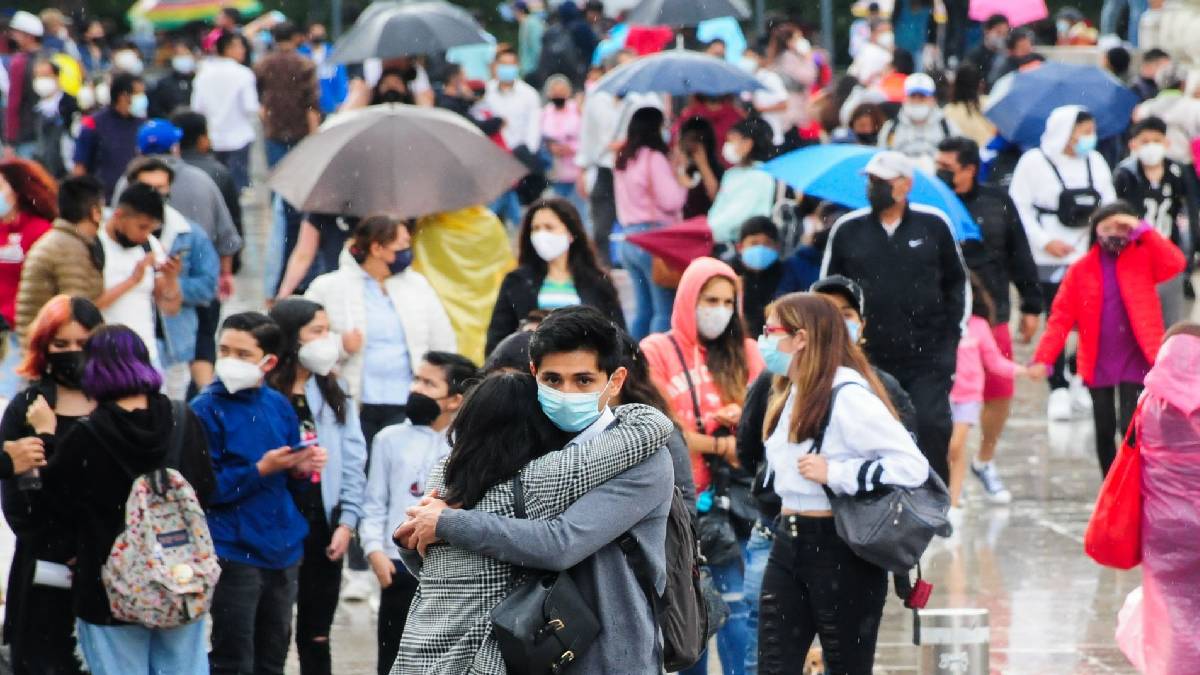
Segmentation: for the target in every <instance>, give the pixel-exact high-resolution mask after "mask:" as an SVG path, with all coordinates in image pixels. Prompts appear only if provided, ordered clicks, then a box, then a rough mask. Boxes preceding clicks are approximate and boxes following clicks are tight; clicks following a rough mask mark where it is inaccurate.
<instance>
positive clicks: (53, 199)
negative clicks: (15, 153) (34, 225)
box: [0, 158, 58, 220]
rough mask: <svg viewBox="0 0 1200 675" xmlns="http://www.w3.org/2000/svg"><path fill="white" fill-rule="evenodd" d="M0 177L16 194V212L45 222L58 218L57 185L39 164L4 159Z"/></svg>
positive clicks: (0, 163) (1, 164) (22, 160)
mask: <svg viewBox="0 0 1200 675" xmlns="http://www.w3.org/2000/svg"><path fill="white" fill-rule="evenodd" d="M0 176H4V180H6V181H8V184H9V185H11V186H12V189H13V192H15V193H16V195H17V210H19V211H23V212H25V213H32V214H33V215H35V216H38V217H39V218H45V219H46V220H54V219H55V218H57V217H58V183H57V182H56V181H55V180H54V178H52V177H51V176H50V174H49V173H47V172H46V170H45V169H43V168H42V165H41V164H38V163H37V162H32V161H30V160H27V159H18V158H13V159H6V160H4V161H2V162H0Z"/></svg>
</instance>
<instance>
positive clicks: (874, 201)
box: [867, 180, 896, 213]
mask: <svg viewBox="0 0 1200 675" xmlns="http://www.w3.org/2000/svg"><path fill="white" fill-rule="evenodd" d="M867 201H868V202H870V203H871V210H872V211H874V212H875V213H880V212H881V211H886V210H888V209H889V208H891V207H893V206H895V205H896V198H895V197H893V196H892V184H891V183H889V182H887V181H882V180H881V181H876V180H873V181H871V183H870V185H869V186H868V187H867Z"/></svg>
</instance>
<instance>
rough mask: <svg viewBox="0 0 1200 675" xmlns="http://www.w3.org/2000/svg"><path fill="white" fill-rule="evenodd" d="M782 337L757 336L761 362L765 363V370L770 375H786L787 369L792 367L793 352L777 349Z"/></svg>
mask: <svg viewBox="0 0 1200 675" xmlns="http://www.w3.org/2000/svg"><path fill="white" fill-rule="evenodd" d="M783 338H784V336H782V335H771V336H766V335H760V336H758V353H759V355H761V356H762V358H763V363H764V364H766V366H767V370H768V371H770V372H771V374H772V375H779V376H780V377H787V374H788V370H789V369H790V368H791V367H792V357H793V356H795V354H788V353H786V352H781V351H779V341H780V340H782V339H783Z"/></svg>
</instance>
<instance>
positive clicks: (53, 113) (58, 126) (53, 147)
mask: <svg viewBox="0 0 1200 675" xmlns="http://www.w3.org/2000/svg"><path fill="white" fill-rule="evenodd" d="M33 75H34V77H33V91H34V93H36V94H37V96H38V103H37V106H36V107H37V112H38V124H37V134H38V150H37V154H36V155H35V156H34V159H36V160H37V161H39V162H41V164H42V166H44V167H46V171H48V172H49V173H50V175H52V176H54V177H55V178H59V179H61V178H62V177H64V176H66V175H67V171H68V169H69V167H68V166H67V158H68V157H70V156H71V155H72V154H73V153H74V151H75V141H74V139H73V138H72V137H71V125H72V124H73V123H74V122H75V116H76V115H78V114H79V105H78V104H77V103H76V102H75V97H74V96H71V95H70V94H68V93H66V92H64V91H63V90H62V87H61V86H60V85H59V82H58V66H57V65H55V64H54V63H52V62H51V61H49V60H47V59H40V60H38V62H37V63H35V64H34V66H33Z"/></svg>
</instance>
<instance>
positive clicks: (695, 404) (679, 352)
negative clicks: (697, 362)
mask: <svg viewBox="0 0 1200 675" xmlns="http://www.w3.org/2000/svg"><path fill="white" fill-rule="evenodd" d="M667 339H668V340H670V341H671V346H672V347H674V348H675V356H676V357H678V358H679V365H680V366H681V367H682V368H683V376H684V378H686V379H687V383H688V392H689V393H690V394H691V395H692V411H693V412H694V413H695V415H696V431H698V432H699V433H704V422H703V421H701V419H700V418H701V414H700V395H699V394H698V393H697V392H696V385H695V383H694V382H692V371H691V370H690V369H689V368H688V363H687V359H685V358H684V357H683V348H682V347H680V346H679V342H677V341H676V340H675V336H674V335H669V334H668V335H667Z"/></svg>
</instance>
